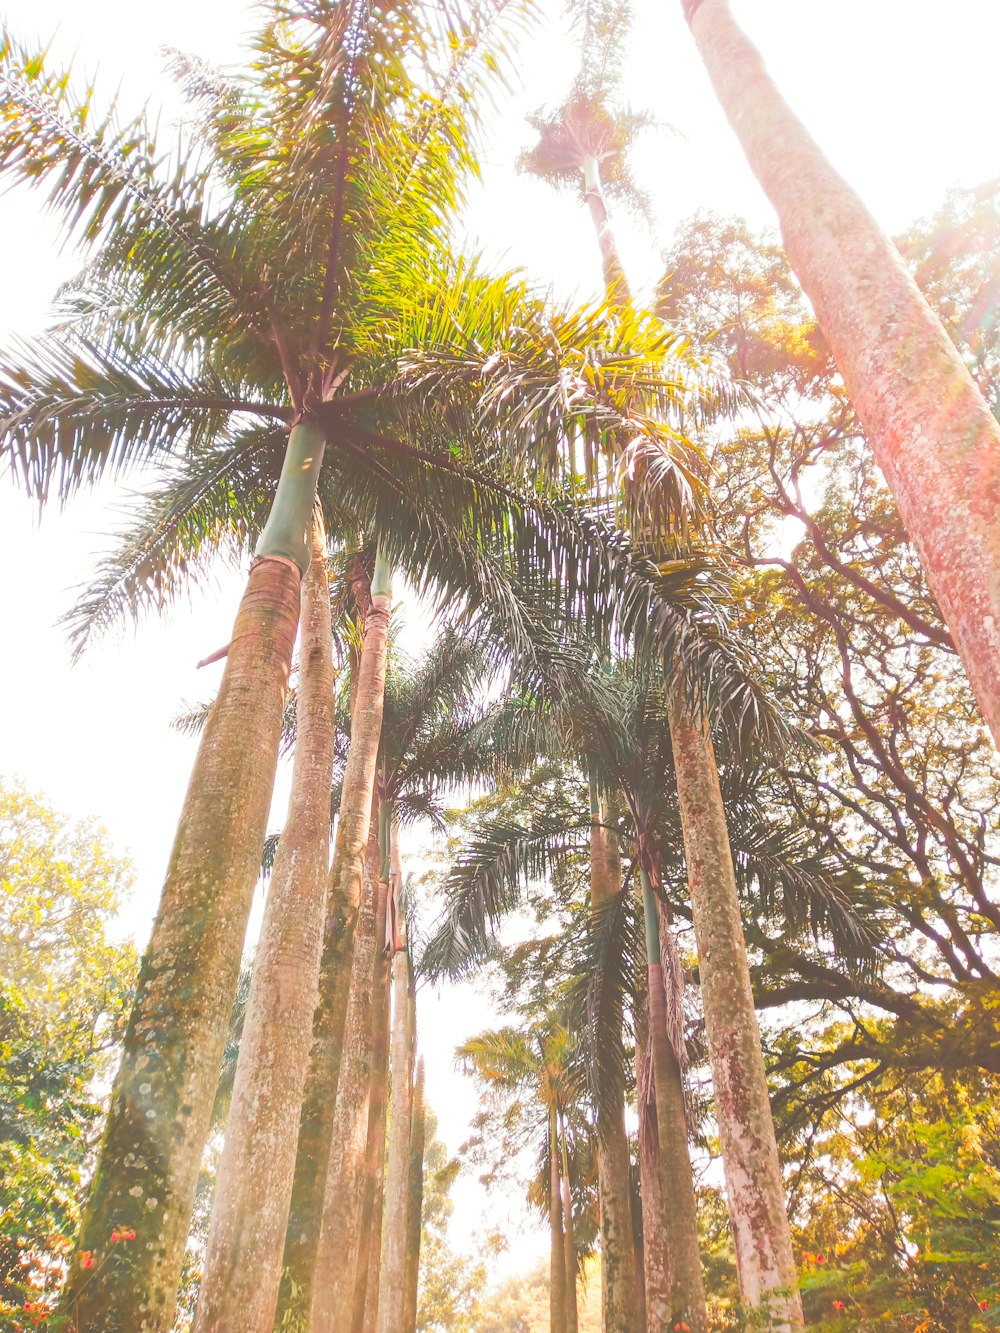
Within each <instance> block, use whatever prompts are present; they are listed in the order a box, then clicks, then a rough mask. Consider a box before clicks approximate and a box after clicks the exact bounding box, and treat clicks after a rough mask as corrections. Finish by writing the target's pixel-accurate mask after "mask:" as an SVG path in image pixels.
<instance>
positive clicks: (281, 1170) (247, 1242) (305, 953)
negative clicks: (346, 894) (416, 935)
mask: <svg viewBox="0 0 1000 1333" xmlns="http://www.w3.org/2000/svg"><path fill="white" fill-rule="evenodd" d="M299 656H300V660H301V669H300V684H299V693H298V708H297V717H298V732H297V736H296V742H295V763H294V768H293V773H292V790H291V799H290V802H289V808H288V817H287V821H286V823H285V828H284V831H283V832H282V835H281V841H280V842H279V844H278V852H277V856H276V857H275V862H274V870H273V873H272V875H271V884H270V888H269V891H268V895H267V905H266V909H265V913H264V921H263V925H262V927H261V936H260V943H259V946H258V949H257V957H256V960H255V963H254V969H253V981H252V985H251V990H250V999H249V1004H248V1007H247V1016H246V1022H245V1024H244V1027H243V1037H242V1040H241V1042H240V1057H239V1064H238V1065H237V1069H236V1082H235V1086H234V1089H233V1100H232V1106H231V1108H230V1111H229V1118H228V1121H227V1124H226V1140H225V1147H224V1149H223V1153H222V1160H221V1162H220V1165H219V1183H218V1186H217V1188H216V1194H215V1200H214V1203H213V1207H212V1225H211V1229H210V1232H209V1239H208V1252H207V1255H206V1259H205V1265H204V1276H203V1278H202V1283H201V1291H200V1294H199V1298H198V1313H197V1317H196V1319H195V1329H196V1330H197V1333H209V1331H210V1330H212V1331H217V1333H227V1330H230V1329H234V1328H239V1329H240V1330H242V1333H271V1328H272V1325H273V1323H274V1312H275V1306H276V1304H277V1300H278V1287H279V1285H280V1282H281V1256H282V1250H283V1247H284V1241H285V1228H286V1225H287V1222H288V1203H289V1199H290V1197H291V1189H292V1173H293V1171H294V1167H295V1145H296V1135H295V1134H294V1133H290V1132H289V1127H290V1126H295V1127H297V1125H298V1119H299V1112H300V1110H301V1105H302V1092H303V1088H304V1086H305V1079H306V1073H307V1072H308V1068H309V1049H310V1045H311V1040H310V1033H311V1030H312V1016H313V1011H314V1010H315V1008H316V995H317V979H318V973H319V958H320V948H321V944H322V934H323V910H324V904H325V898H326V879H327V869H328V860H329V847H330V781H331V773H332V767H333V641H332V636H331V627H330V591H329V582H328V579H327V570H326V540H325V536H324V532H323V524H322V520H321V519H320V518H319V517H318V516H317V518H316V523H315V529H314V537H313V558H312V563H311V565H310V567H309V571H308V573H307V574H306V577H305V579H304V580H303V584H302V625H301V645H300V650H299Z"/></svg>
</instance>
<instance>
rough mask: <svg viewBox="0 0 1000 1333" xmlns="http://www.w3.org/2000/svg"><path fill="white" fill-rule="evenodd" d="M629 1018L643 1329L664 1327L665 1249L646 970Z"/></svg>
mask: <svg viewBox="0 0 1000 1333" xmlns="http://www.w3.org/2000/svg"><path fill="white" fill-rule="evenodd" d="M637 999H638V1012H637V1014H636V1019H635V1064H636V1070H635V1086H636V1105H637V1107H638V1112H639V1192H640V1201H641V1203H642V1258H643V1266H642V1267H643V1273H642V1276H643V1287H644V1291H645V1298H646V1328H647V1329H649V1333H654V1330H656V1329H661V1328H670V1326H671V1325H670V1251H669V1249H668V1248H667V1232H668V1227H667V1225H666V1224H665V1222H664V1210H665V1202H666V1201H665V1199H664V1192H663V1186H662V1171H661V1168H660V1140H659V1133H658V1126H657V1123H656V1087H655V1081H654V1077H653V1061H652V1053H651V1051H650V1049H649V984H648V976H647V977H643V978H642V981H641V984H640V994H639V996H638V997H637Z"/></svg>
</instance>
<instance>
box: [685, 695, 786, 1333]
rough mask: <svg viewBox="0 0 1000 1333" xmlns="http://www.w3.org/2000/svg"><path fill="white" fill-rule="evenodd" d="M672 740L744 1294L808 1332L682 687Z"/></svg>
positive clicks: (703, 736)
mask: <svg viewBox="0 0 1000 1333" xmlns="http://www.w3.org/2000/svg"><path fill="white" fill-rule="evenodd" d="M670 736H671V743H672V745H673V751H674V765H675V768H676V771H677V790H678V792H679V795H680V808H681V824H682V826H683V830H684V854H685V858H686V860H687V874H688V890H689V892H690V895H691V907H692V912H693V917H694V929H695V938H696V940H697V943H698V960H699V974H700V980H701V995H702V1004H703V1006H704V1011H705V1029H706V1033H707V1037H708V1051H709V1058H710V1060H711V1065H712V1081H713V1085H714V1089H715V1112H716V1117H717V1119H718V1123H719V1135H720V1138H721V1141H722V1160H723V1166H724V1169H725V1176H726V1197H727V1200H728V1203H729V1216H730V1220H731V1222H732V1227H733V1236H734V1240H735V1244H736V1264H737V1270H738V1273H739V1279H740V1291H741V1293H742V1296H743V1299H744V1301H745V1302H746V1303H747V1305H749V1306H751V1307H753V1308H755V1309H756V1308H758V1307H761V1308H762V1309H763V1310H764V1312H765V1314H766V1316H768V1317H770V1318H771V1321H772V1325H771V1326H772V1328H773V1329H774V1330H775V1331H776V1333H782V1331H783V1330H787V1329H792V1328H801V1327H802V1326H803V1324H802V1303H801V1300H800V1298H799V1294H798V1291H797V1290H796V1274H795V1262H794V1259H793V1257H792V1240H791V1232H790V1230H789V1226H788V1214H787V1212H786V1210H785V1191H784V1183H783V1180H782V1175H781V1163H780V1161H779V1159H778V1147H777V1143H776V1141H775V1137H774V1121H773V1119H772V1116H771V1104H770V1101H769V1099H768V1091H767V1078H766V1076H765V1072H764V1059H763V1055H762V1053H761V1042H760V1029H759V1027H758V1025H757V1015H756V1012H755V1010H754V1003H753V994H752V991H751V988H750V969H749V966H748V963H747V956H746V944H745V942H744V939H743V926H742V922H741V920H740V904H739V898H738V896H737V892H736V876H735V874H734V871H733V858H732V852H731V850H730V847H729V834H728V830H727V828H726V816H725V809H724V807H723V804H722V792H721V790H720V788H719V775H718V772H717V770H716V766H715V756H714V753H713V750H712V742H711V738H710V737H709V734H708V725H707V723H706V722H705V721H704V720H702V721H700V722H699V721H695V720H693V719H692V716H691V711H690V708H689V707H688V705H687V704H686V703H685V702H684V701H683V699H682V698H681V693H680V689H679V688H678V689H677V690H675V692H674V693H673V694H672V695H671V699H670Z"/></svg>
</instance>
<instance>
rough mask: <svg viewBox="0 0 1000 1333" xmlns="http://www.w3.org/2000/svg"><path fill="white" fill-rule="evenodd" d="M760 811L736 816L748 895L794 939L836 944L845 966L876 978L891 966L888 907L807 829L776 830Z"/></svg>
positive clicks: (739, 865)
mask: <svg viewBox="0 0 1000 1333" xmlns="http://www.w3.org/2000/svg"><path fill="white" fill-rule="evenodd" d="M732 808H733V806H732V803H730V809H732ZM755 813H756V812H753V813H751V812H750V811H748V810H747V808H746V807H743V808H742V809H741V808H739V806H738V805H737V808H736V810H735V811H734V815H733V819H732V825H733V827H734V829H735V836H734V840H733V854H734V855H733V859H734V864H735V867H736V872H737V879H738V882H739V884H740V888H741V891H742V893H743V895H744V896H745V898H746V899H747V900H748V901H749V902H750V903H752V904H753V905H754V906H755V908H756V909H757V911H758V912H761V913H763V914H767V915H768V916H770V917H772V918H776V919H778V920H779V921H780V922H781V925H782V927H783V929H785V930H787V931H788V932H789V933H790V934H792V935H794V934H795V933H799V934H802V933H807V934H809V935H811V936H812V938H813V939H814V940H819V939H821V938H823V939H828V940H829V941H830V942H831V944H832V945H833V948H834V952H835V954H836V956H837V957H838V958H839V959H840V960H841V962H842V963H843V964H844V965H845V966H847V967H848V968H849V969H850V970H851V971H852V972H853V973H854V974H856V975H858V976H859V977H861V978H863V979H868V980H870V979H871V978H872V977H873V976H874V975H875V974H876V973H877V972H878V970H879V968H880V966H881V964H882V961H883V955H882V951H881V946H882V944H883V943H884V940H885V928H884V912H883V909H882V907H881V904H879V903H878V902H877V900H875V899H874V898H873V897H872V895H871V894H870V893H869V892H868V891H867V890H866V888H865V886H864V885H863V884H862V883H861V882H860V881H859V880H858V877H857V875H856V873H855V874H852V873H850V872H847V871H845V869H844V868H843V867H842V866H840V865H839V864H838V863H837V860H836V858H835V857H834V856H833V855H832V853H830V852H828V851H823V850H822V849H819V848H817V847H815V846H814V845H813V844H812V840H811V839H810V836H809V835H808V834H807V833H806V832H805V831H804V830H802V829H801V828H796V827H795V825H794V824H791V825H788V824H782V825H781V826H779V827H777V828H776V827H775V826H774V823H773V822H772V821H765V820H764V819H763V818H761V816H760V814H759V813H756V818H754V814H755Z"/></svg>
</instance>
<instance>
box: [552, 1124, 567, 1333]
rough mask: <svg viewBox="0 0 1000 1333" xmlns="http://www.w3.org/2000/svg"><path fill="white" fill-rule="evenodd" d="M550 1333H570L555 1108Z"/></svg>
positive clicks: (553, 1128) (553, 1125) (553, 1127)
mask: <svg viewBox="0 0 1000 1333" xmlns="http://www.w3.org/2000/svg"><path fill="white" fill-rule="evenodd" d="M549 1333H566V1255H565V1248H564V1245H563V1220H562V1191H561V1189H560V1187H559V1139H558V1133H557V1130H556V1108H555V1107H554V1106H553V1107H552V1108H551V1110H550V1111H549Z"/></svg>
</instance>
